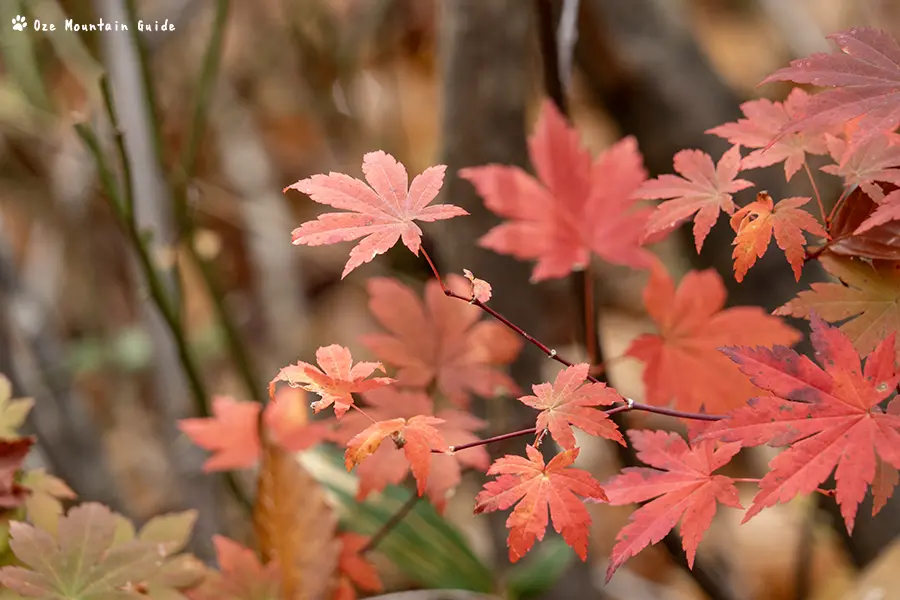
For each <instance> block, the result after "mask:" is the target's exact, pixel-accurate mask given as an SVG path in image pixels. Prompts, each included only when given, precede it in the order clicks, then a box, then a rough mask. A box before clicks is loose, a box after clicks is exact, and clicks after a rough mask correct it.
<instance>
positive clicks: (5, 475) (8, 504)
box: [0, 437, 34, 509]
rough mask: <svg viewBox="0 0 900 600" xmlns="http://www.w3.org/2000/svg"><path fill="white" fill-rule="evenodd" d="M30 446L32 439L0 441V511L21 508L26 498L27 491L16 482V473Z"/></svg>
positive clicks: (32, 442)
mask: <svg viewBox="0 0 900 600" xmlns="http://www.w3.org/2000/svg"><path fill="white" fill-rule="evenodd" d="M32 444H34V438H32V437H26V438H19V439H17V440H12V441H9V440H0V509H3V508H15V507H17V506H21V505H22V503H23V502H25V500H26V499H27V498H28V493H29V490H28V488H26V487H25V486H23V485H22V484H21V483H19V482H18V481H16V473H17V472H18V471H19V469H21V468H22V462H23V461H24V460H25V457H26V456H28V451H29V450H30V449H31V445H32Z"/></svg>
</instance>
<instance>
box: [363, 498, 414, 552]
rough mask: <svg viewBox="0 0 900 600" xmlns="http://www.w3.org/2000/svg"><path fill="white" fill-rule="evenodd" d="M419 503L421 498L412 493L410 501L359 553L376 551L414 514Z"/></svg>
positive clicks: (404, 504) (405, 503)
mask: <svg viewBox="0 0 900 600" xmlns="http://www.w3.org/2000/svg"><path fill="white" fill-rule="evenodd" d="M418 502H419V496H418V495H417V494H416V493H415V492H411V495H410V497H409V499H408V500H407V501H406V502H404V503H403V506H401V507H400V509H399V510H398V511H397V512H396V513H394V515H393V516H392V517H391V518H390V519H388V520H387V521H386V522H385V523H384V525H382V526H381V528H380V529H379V530H378V531H376V532H375V534H374V535H373V536H372V537H370V538H369V541H368V542H367V543H366V545H365V546H363V547H362V548H360V549H359V553H360V554H366V553H368V552H371V551H372V550H374V549H375V548H376V547H377V546H378V544H380V543H381V541H382V540H384V538H386V537H387V535H388V534H389V533H390V532H391V530H393V529H394V527H396V526H397V525H399V524H400V522H401V521H403V519H405V518H406V515H408V514H409V513H411V512H412V509H413V508H415V506H416V504H417V503H418Z"/></svg>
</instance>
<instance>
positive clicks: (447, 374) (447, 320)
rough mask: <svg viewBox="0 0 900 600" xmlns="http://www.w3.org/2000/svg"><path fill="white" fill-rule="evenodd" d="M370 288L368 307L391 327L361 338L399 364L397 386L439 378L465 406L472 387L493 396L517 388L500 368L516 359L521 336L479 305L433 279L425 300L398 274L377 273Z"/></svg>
mask: <svg viewBox="0 0 900 600" xmlns="http://www.w3.org/2000/svg"><path fill="white" fill-rule="evenodd" d="M445 282H446V284H447V286H448V287H449V288H450V289H452V290H454V291H456V292H457V293H460V294H466V293H467V292H466V290H470V289H471V284H469V282H467V281H466V280H465V279H463V278H462V277H460V276H459V275H455V274H450V275H449V276H447V277H446V278H445ZM366 289H367V290H368V292H369V310H370V311H371V312H372V314H373V315H374V316H375V318H376V319H377V320H378V322H379V323H380V324H381V325H382V326H383V327H384V328H385V329H386V330H387V332H385V333H369V334H365V335H362V336H360V341H361V342H362V343H363V345H365V346H366V347H367V348H368V349H369V350H371V351H372V353H373V354H375V356H376V357H378V358H379V359H381V360H383V361H384V362H385V363H386V364H388V365H391V366H394V367H397V368H398V369H399V370H398V372H397V385H400V386H402V387H409V388H425V387H427V386H429V385H431V384H432V383H436V384H437V389H438V391H439V392H441V393H442V394H443V395H444V396H446V397H447V398H449V399H450V400H451V401H452V402H453V403H454V404H456V405H457V406H460V407H466V406H468V403H469V400H470V398H471V394H472V393H473V392H474V393H475V394H478V395H479V396H482V397H484V398H492V397H494V396H497V395H499V394H500V393H503V392H517V391H518V388H517V386H516V384H515V382H514V381H513V380H512V378H510V377H509V375H507V374H506V373H504V372H503V371H502V370H501V369H500V367H503V366H504V365H507V364H509V363H511V362H512V361H513V360H515V358H516V356H518V354H519V351H520V350H521V349H522V344H523V342H522V339H521V338H520V337H519V336H517V335H516V334H514V333H513V332H512V331H510V330H509V329H508V328H506V327H504V326H503V325H502V324H500V323H497V322H496V321H488V320H483V319H481V316H482V311H481V310H480V309H479V308H478V307H477V306H471V305H469V304H466V303H465V302H460V301H459V300H456V299H454V298H448V297H447V296H446V295H445V294H444V291H443V290H442V289H441V285H440V284H439V283H438V282H437V281H434V280H432V281H429V282H428V283H427V284H426V285H425V293H424V296H425V298H424V302H423V301H422V300H420V299H419V295H418V294H417V293H416V292H415V291H413V290H412V289H410V288H408V287H407V286H405V285H403V284H402V283H400V282H399V281H397V280H396V279H389V278H386V277H373V278H372V279H369V281H368V282H367V283H366Z"/></svg>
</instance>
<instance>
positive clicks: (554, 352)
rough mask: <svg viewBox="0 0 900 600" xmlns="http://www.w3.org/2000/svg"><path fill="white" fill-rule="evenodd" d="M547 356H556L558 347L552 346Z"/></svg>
mask: <svg viewBox="0 0 900 600" xmlns="http://www.w3.org/2000/svg"><path fill="white" fill-rule="evenodd" d="M547 358H556V348H551V349H550V352H548V353H547Z"/></svg>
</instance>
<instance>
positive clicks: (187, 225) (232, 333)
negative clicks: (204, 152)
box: [129, 0, 266, 403]
mask: <svg viewBox="0 0 900 600" xmlns="http://www.w3.org/2000/svg"><path fill="white" fill-rule="evenodd" d="M130 1H131V0H129V2H130ZM230 5H231V3H230V1H229V0H218V1H217V3H216V14H215V19H214V21H213V28H212V32H211V33H210V40H209V45H208V46H207V48H206V53H205V55H204V57H203V64H202V66H201V69H200V78H199V83H198V90H197V97H196V99H195V101H194V109H193V118H192V120H191V127H190V130H189V131H188V141H187V145H186V148H185V152H184V154H183V155H182V157H181V169H180V173H179V174H178V177H177V180H176V182H175V185H174V186H173V187H174V189H173V196H174V204H175V215H176V219H177V221H178V225H179V229H180V234H181V235H182V236H184V238H185V239H186V242H187V243H186V244H185V249H186V251H187V253H188V256H189V257H190V258H191V260H192V261H193V262H194V263H195V264H196V265H197V268H198V271H199V272H200V278H201V279H202V280H203V284H204V286H205V287H206V291H207V294H208V295H209V297H210V299H211V300H212V304H213V309H214V310H215V312H216V317H218V320H219V323H220V324H221V326H222V330H223V331H224V333H225V341H226V343H227V345H228V350H229V353H230V354H231V358H232V360H233V361H234V365H235V367H236V368H237V370H238V374H239V375H240V376H241V379H242V380H243V382H244V387H246V388H247V393H248V394H249V395H250V397H251V398H253V399H254V400H256V401H257V402H260V403H265V402H266V394H265V393H264V390H263V387H264V386H263V385H262V383H261V382H260V380H259V378H258V377H257V375H256V370H255V369H254V367H253V363H252V361H251V359H250V354H249V353H248V352H247V349H246V346H245V344H244V340H243V339H242V338H241V333H240V330H239V329H238V326H237V324H236V323H235V320H234V317H233V316H232V314H231V311H230V310H229V309H228V306H227V305H226V304H225V294H223V293H222V290H221V289H220V288H219V284H218V281H217V280H216V273H215V270H214V269H213V268H212V265H211V264H210V263H209V262H208V261H206V260H205V259H204V258H203V257H202V256H200V254H199V252H197V248H196V246H195V245H194V243H193V223H192V221H191V219H190V215H189V214H188V183H189V181H190V178H191V175H192V172H193V169H194V166H195V163H196V156H197V151H198V148H199V145H200V140H201V139H202V137H203V130H204V128H205V125H206V122H207V120H208V118H207V115H208V113H209V106H210V101H211V98H212V92H213V89H214V87H215V83H216V80H217V78H218V73H219V66H220V63H221V56H222V45H223V43H224V39H225V28H226V26H227V24H228V14H229V9H230ZM137 45H138V56H139V57H140V59H141V62H142V63H143V62H144V61H145V60H146V57H147V51H146V48H144V47H143V41H142V40H140V41H139V42H138V43H137ZM144 72H146V73H147V74H149V69H148V67H147V65H142V73H144ZM148 77H149V75H148ZM152 84H153V82H152V80H149V79H148V80H147V81H145V85H146V86H147V87H148V89H149V87H150V86H152ZM150 97H151V98H152V97H154V95H153V94H151V95H150ZM153 125H154V127H157V128H158V126H159V124H158V121H155V120H154V121H153Z"/></svg>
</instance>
